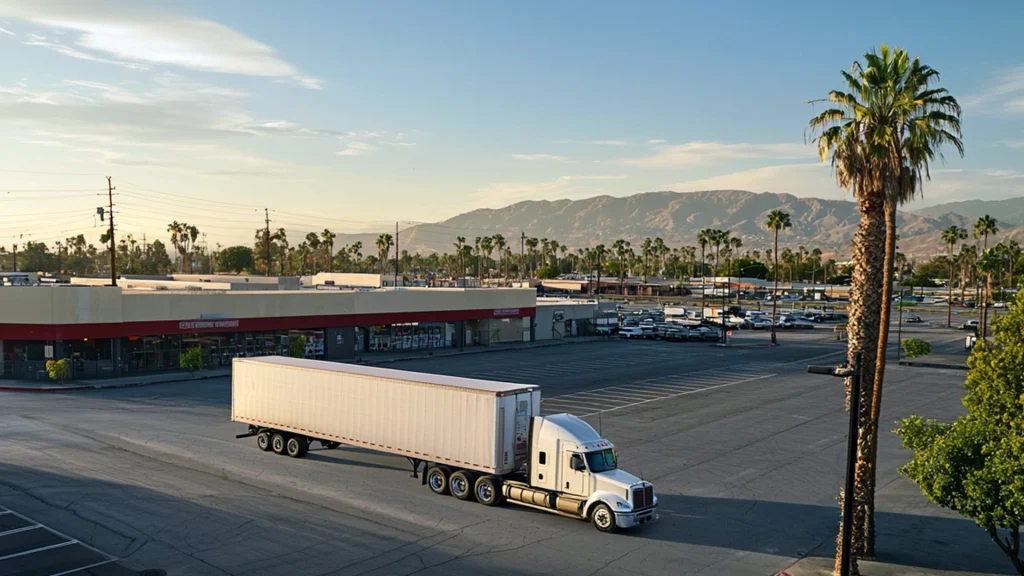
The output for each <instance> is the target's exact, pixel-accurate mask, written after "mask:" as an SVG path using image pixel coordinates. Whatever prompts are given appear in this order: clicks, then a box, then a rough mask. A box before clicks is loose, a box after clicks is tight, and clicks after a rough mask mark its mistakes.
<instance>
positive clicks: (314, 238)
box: [306, 232, 320, 274]
mask: <svg viewBox="0 0 1024 576" xmlns="http://www.w3.org/2000/svg"><path fill="white" fill-rule="evenodd" d="M306 244H307V245H309V251H310V253H311V254H312V256H313V262H312V266H311V267H310V272H312V273H313V274H316V255H317V253H319V252H320V236H318V235H317V233H316V232H310V233H308V234H306Z"/></svg>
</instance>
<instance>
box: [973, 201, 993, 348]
mask: <svg viewBox="0 0 1024 576" xmlns="http://www.w3.org/2000/svg"><path fill="white" fill-rule="evenodd" d="M998 224H999V223H998V222H997V221H996V219H995V218H993V217H991V216H989V215H988V214H986V215H984V216H982V217H980V218H978V220H977V221H976V222H975V223H974V237H975V238H981V239H982V245H981V254H982V257H984V255H985V252H987V251H988V237H989V236H995V235H996V234H999V228H998ZM980 262H981V261H980V260H979V265H980ZM987 307H988V301H986V300H985V295H984V294H982V297H981V300H980V301H979V302H978V316H979V318H978V324H979V326H978V334H980V335H981V337H982V338H985V334H986V330H985V329H986V326H985V320H986V319H987V318H988V314H987V313H986V308H987Z"/></svg>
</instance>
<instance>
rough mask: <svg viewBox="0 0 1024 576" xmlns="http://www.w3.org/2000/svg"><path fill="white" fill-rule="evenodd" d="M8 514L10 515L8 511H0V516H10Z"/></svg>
mask: <svg viewBox="0 0 1024 576" xmlns="http://www.w3.org/2000/svg"><path fill="white" fill-rule="evenodd" d="M10 513H11V511H10V510H0V516H3V515H4V514H10Z"/></svg>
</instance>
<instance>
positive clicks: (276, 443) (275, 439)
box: [270, 432, 288, 454]
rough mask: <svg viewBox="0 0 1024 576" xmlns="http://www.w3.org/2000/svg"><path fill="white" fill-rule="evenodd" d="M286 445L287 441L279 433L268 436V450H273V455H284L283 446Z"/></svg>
mask: <svg viewBox="0 0 1024 576" xmlns="http://www.w3.org/2000/svg"><path fill="white" fill-rule="evenodd" d="M287 443H288V440H287V439H286V438H285V437H284V434H281V433H280V432H274V434H273V435H271V436H270V449H271V450H273V451H274V453H275V454H284V451H285V444H287Z"/></svg>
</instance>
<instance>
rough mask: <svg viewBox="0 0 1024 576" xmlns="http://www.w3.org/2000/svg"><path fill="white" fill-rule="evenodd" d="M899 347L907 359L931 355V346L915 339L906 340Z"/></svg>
mask: <svg viewBox="0 0 1024 576" xmlns="http://www.w3.org/2000/svg"><path fill="white" fill-rule="evenodd" d="M901 346H902V348H903V354H904V355H905V356H906V357H907V358H917V357H918V356H926V355H928V354H931V353H932V347H931V344H929V343H927V342H925V341H924V340H919V339H917V338H907V339H906V340H904V341H903V342H902V344H901Z"/></svg>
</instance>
